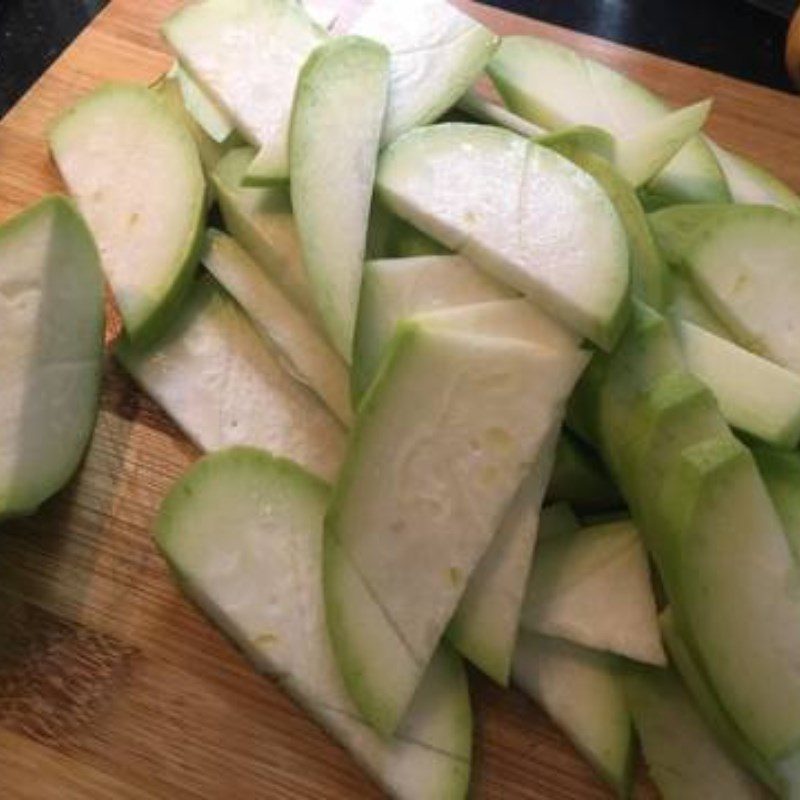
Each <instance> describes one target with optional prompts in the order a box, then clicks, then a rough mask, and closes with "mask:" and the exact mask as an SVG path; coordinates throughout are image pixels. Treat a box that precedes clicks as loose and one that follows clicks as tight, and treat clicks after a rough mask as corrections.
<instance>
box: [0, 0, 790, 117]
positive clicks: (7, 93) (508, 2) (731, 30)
mask: <svg viewBox="0 0 800 800" xmlns="http://www.w3.org/2000/svg"><path fill="white" fill-rule="evenodd" d="M487 1H488V2H489V3H490V4H491V5H495V6H499V7H502V8H507V9H509V10H512V11H516V12H518V13H522V14H527V15H529V16H533V17H537V18H539V19H543V20H546V21H548V22H553V23H556V24H558V25H563V26H565V27H567V28H572V29H574V30H579V31H584V32H586V33H591V34H594V35H596V36H601V37H603V38H606V39H611V40H613V41H616V42H621V43H623V44H628V45H632V46H633V47H638V48H640V49H642V50H648V51H650V52H654V53H659V54H661V55H665V56H669V57H671V58H675V59H678V60H680V61H686V62H689V63H691V64H696V65H698V66H702V67H707V68H709V69H713V70H717V71H719V72H724V73H727V74H729V75H734V76H736V77H739V78H744V79H745V80H750V81H754V82H756V83H761V84H764V85H766V86H772V87H773V88H776V89H781V90H784V91H790V89H791V87H790V84H789V80H788V78H787V77H786V73H785V71H784V68H783V46H784V39H785V36H786V30H787V27H788V17H789V14H790V13H791V10H792V7H793V5H794V3H795V0H487ZM105 2H106V0H0V116H1V115H2V114H3V113H5V111H6V110H7V109H8V108H9V107H10V106H11V105H13V103H14V102H16V100H17V99H18V98H19V97H20V96H21V95H22V94H23V93H24V92H25V91H26V90H27V88H28V87H29V86H30V85H31V84H32V83H33V82H34V81H35V80H36V78H37V77H38V76H39V75H40V74H41V73H42V72H43V71H44V70H45V69H47V67H48V66H49V64H51V63H52V61H53V60H54V59H55V58H56V57H57V56H58V54H59V53H60V52H61V51H62V50H63V49H64V48H65V47H66V46H67V45H68V44H69V43H70V42H71V41H72V39H74V38H75V36H77V34H78V33H79V32H80V31H81V30H82V29H83V27H84V26H85V25H86V24H87V23H88V22H89V20H91V18H92V17H93V16H94V15H95V14H96V13H97V12H98V11H99V10H100V9H101V8H102V6H104V5H105ZM141 2H143V3H145V2H147V0H141ZM398 2H401V0H398ZM762 6H763V7H762ZM767 8H770V9H772V10H771V11H770V10H767Z"/></svg>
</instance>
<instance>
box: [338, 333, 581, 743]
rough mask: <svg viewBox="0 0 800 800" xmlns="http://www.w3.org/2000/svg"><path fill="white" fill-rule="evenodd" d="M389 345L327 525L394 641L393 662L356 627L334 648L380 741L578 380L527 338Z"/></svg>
mask: <svg viewBox="0 0 800 800" xmlns="http://www.w3.org/2000/svg"><path fill="white" fill-rule="evenodd" d="M397 337H398V338H397V339H396V340H395V342H394V343H393V345H392V353H391V355H390V356H389V358H388V361H387V363H386V365H385V366H384V367H383V369H382V370H381V374H380V377H379V378H378V380H377V381H376V383H375V384H374V386H373V387H372V389H371V390H370V393H369V395H368V396H367V398H366V399H365V401H364V403H362V406H361V408H360V412H359V418H358V420H357V423H356V428H355V432H354V436H353V438H352V440H351V452H350V456H349V459H348V463H347V465H346V467H345V469H344V471H343V473H342V478H341V480H340V483H339V485H338V487H337V491H336V493H335V496H334V500H333V503H332V507H331V511H330V513H329V518H328V522H327V526H328V532H329V535H330V536H331V537H334V538H335V539H336V540H338V541H339V542H340V543H341V546H342V548H343V550H344V552H345V553H346V554H347V556H348V559H349V561H350V562H351V563H352V566H353V567H354V569H355V571H356V572H357V573H358V574H359V575H360V576H361V578H362V579H363V581H364V582H365V585H366V587H367V588H368V590H369V594H371V595H372V596H373V597H374V598H375V600H376V601H377V602H378V603H379V604H380V606H381V609H382V610H383V612H384V614H385V616H386V620H387V622H386V625H387V626H391V629H392V630H393V631H394V635H395V637H396V645H395V650H396V655H395V656H392V654H391V653H387V652H386V648H385V647H384V648H382V651H381V653H376V651H375V648H374V647H373V645H372V644H371V642H370V639H369V637H368V636H367V635H366V634H364V633H363V632H362V631H360V630H359V629H355V628H354V629H353V630H352V631H351V633H352V638H351V640H350V641H349V642H348V644H347V646H346V647H340V646H339V645H337V644H336V643H335V649H337V652H339V653H340V663H341V664H342V668H343V670H344V672H345V680H346V682H347V684H348V688H349V690H350V691H351V693H352V694H353V696H354V699H355V700H356V702H357V704H358V705H359V707H360V709H361V710H362V713H364V715H365V716H366V717H367V718H368V719H369V720H370V722H371V724H373V725H374V726H375V727H377V728H378V729H379V730H382V731H384V732H391V731H392V730H394V729H395V727H396V725H397V723H398V721H399V720H400V719H401V718H402V715H403V713H404V710H405V708H406V706H407V703H408V700H409V697H410V693H411V692H412V691H413V687H414V685H415V684H416V682H417V680H418V676H419V675H420V674H421V672H422V669H423V668H424V665H425V664H426V663H427V661H428V659H429V658H430V654H431V653H432V652H433V649H434V648H435V646H436V644H437V642H438V640H439V638H440V636H441V635H442V633H443V632H444V629H445V627H446V625H447V623H448V622H449V620H450V618H451V616H452V614H453V612H454V611H455V608H456V607H457V605H458V603H459V601H460V599H461V597H462V595H463V593H464V591H465V588H466V586H467V582H468V580H469V577H470V575H471V574H472V572H473V570H474V569H475V567H476V566H477V564H478V562H479V561H480V559H481V557H482V556H483V554H484V553H485V551H486V549H487V547H488V546H489V544H490V542H491V541H492V538H493V536H494V533H495V532H496V530H497V528H498V526H499V525H500V522H501V520H502V516H503V513H504V511H505V508H506V505H507V504H508V503H509V501H510V500H511V498H512V496H513V494H514V492H515V491H516V489H517V487H518V485H519V483H520V481H521V480H522V478H523V476H524V474H525V473H526V471H527V465H529V464H530V463H532V462H533V461H534V460H535V458H536V455H537V453H538V452H539V451H540V448H541V446H542V441H543V438H544V437H545V436H546V434H547V432H548V430H549V425H548V424H549V423H550V421H551V418H552V410H551V409H552V408H553V406H554V405H555V399H556V398H558V397H562V398H563V397H565V396H566V395H567V394H568V393H569V390H570V388H571V386H572V385H573V383H574V381H575V378H576V373H575V372H574V371H570V370H567V369H565V359H564V356H563V355H562V354H558V353H554V352H552V351H549V350H543V349H541V348H537V347H534V346H532V345H530V344H528V343H527V342H522V341H515V340H512V339H498V338H493V337H490V336H484V335H480V336H476V335H469V334H463V333H451V332H449V331H447V330H446V329H443V328H441V327H440V328H431V329H427V328H426V326H425V325H424V324H423V323H414V324H411V323H403V324H402V325H401V326H400V329H399V333H398V335H397ZM581 366H582V363H580V364H578V363H576V367H578V368H579V367H581ZM548 395H549V397H550V398H552V399H551V400H548V399H547V398H548ZM419 397H425V398H426V403H425V404H424V405H421V404H420V403H419V401H418V398H419ZM349 602H350V603H353V602H354V601H353V600H350V601H349ZM346 613H348V610H347V604H346V603H345V605H344V607H343V608H340V609H339V611H338V614H339V615H340V616H343V615H345V614H346ZM334 637H335V638H336V636H335V634H334ZM343 659H344V660H346V662H347V663H344V660H343ZM386 659H389V660H390V661H391V662H392V663H394V664H399V663H400V662H401V661H405V663H406V664H407V666H408V669H407V673H408V674H406V675H405V676H403V675H399V674H398V668H397V667H396V668H395V674H394V676H393V677H392V678H391V679H389V678H388V677H387V675H386V673H385V671H384V670H383V669H382V667H381V662H382V661H385V660H386ZM369 687H380V690H379V691H370V688H369ZM376 699H377V700H378V701H379V702H377V703H376V702H374V701H375V700H376Z"/></svg>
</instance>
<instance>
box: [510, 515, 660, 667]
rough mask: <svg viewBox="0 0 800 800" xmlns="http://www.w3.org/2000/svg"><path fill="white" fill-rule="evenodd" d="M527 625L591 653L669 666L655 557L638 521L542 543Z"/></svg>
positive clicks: (524, 614) (525, 617)
mask: <svg viewBox="0 0 800 800" xmlns="http://www.w3.org/2000/svg"><path fill="white" fill-rule="evenodd" d="M520 624H521V625H522V627H523V628H524V629H525V630H528V631H532V632H535V633H539V634H544V635H547V636H556V637H559V638H561V639H567V640H569V641H571V642H573V643H575V644H579V645H581V646H583V647H590V648H593V649H595V650H606V651H609V652H613V653H616V654H618V655H622V656H625V657H627V658H630V659H633V660H636V661H642V662H645V663H648V664H657V665H664V664H666V656H665V655H664V650H663V648H662V646H661V636H660V633H659V628H658V614H657V611H656V603H655V598H654V597H653V591H652V589H651V586H650V570H649V567H648V563H647V553H646V552H645V549H644V547H643V545H642V542H641V539H640V537H639V533H638V531H637V530H636V528H635V527H634V526H633V524H632V523H631V522H630V521H623V522H612V523H606V524H604V525H596V526H592V527H589V528H583V529H581V530H580V531H576V532H575V533H572V534H565V535H563V536H558V537H553V538H551V539H548V540H546V541H544V542H541V543H540V544H539V547H538V549H537V552H536V558H535V559H534V562H533V568H532V570H531V574H530V578H529V580H528V589H527V593H526V596H525V602H524V603H523V606H522V612H521V615H520Z"/></svg>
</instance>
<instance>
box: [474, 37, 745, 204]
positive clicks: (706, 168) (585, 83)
mask: <svg viewBox="0 0 800 800" xmlns="http://www.w3.org/2000/svg"><path fill="white" fill-rule="evenodd" d="M487 71H488V72H489V75H490V77H491V78H492V81H493V82H494V84H495V86H496V87H497V89H498V91H499V92H500V94H501V95H502V97H503V99H504V100H505V102H506V105H507V106H508V107H509V108H510V109H511V110H512V111H513V112H514V113H516V114H519V115H520V116H523V117H525V118H526V119H529V120H530V121H531V122H534V123H535V124H537V125H542V126H543V127H545V128H548V129H551V130H558V129H560V128H565V127H569V126H571V125H577V124H587V125H595V126H597V127H599V128H603V129H605V130H607V131H609V132H610V133H612V134H613V135H614V136H615V137H617V138H618V139H623V138H625V137H629V136H632V135H635V134H637V133H639V132H640V131H642V130H643V129H646V128H647V127H648V126H650V125H652V124H654V123H655V122H657V121H658V120H660V119H661V118H663V117H664V116H665V115H666V114H667V113H668V109H667V107H666V106H665V105H664V103H663V102H662V101H661V100H659V99H658V98H657V97H656V96H655V95H653V94H652V93H651V92H649V91H648V90H647V89H645V88H644V87H643V86H640V85H639V84H637V83H634V82H633V81H631V80H630V79H628V78H626V77H625V76H624V75H621V74H620V73H618V72H615V71H614V70H611V69H609V68H608V67H607V66H605V65H604V64H601V63H599V62H597V61H593V60H591V59H589V58H586V57H584V56H582V55H580V54H579V53H577V52H576V51H574V50H571V49H569V48H567V47H565V46H563V45H559V44H556V43H555V42H552V41H549V40H546V39H542V38H539V37H535V36H507V37H505V38H504V39H503V42H502V44H501V46H500V48H499V49H498V51H497V52H496V53H495V55H494V56H493V58H492V60H491V61H490V62H489V66H488V68H487ZM648 189H649V190H650V191H652V192H654V193H655V194H657V195H660V196H662V197H665V198H669V200H670V201H671V202H673V203H674V202H727V201H729V200H730V196H729V194H728V188H727V184H726V182H725V178H724V176H723V174H722V171H721V170H720V168H719V165H718V164H717V161H716V159H715V158H714V154H713V153H712V152H711V150H710V148H709V147H708V145H707V144H706V143H705V142H704V141H703V139H702V138H701V137H695V138H694V139H692V140H691V141H690V142H689V144H687V145H686V146H685V147H684V148H683V149H682V150H681V151H680V152H679V153H678V155H677V156H676V157H675V158H673V159H672V161H670V163H669V164H668V165H667V167H666V168H665V169H664V170H663V171H662V172H661V173H660V174H659V175H658V176H657V177H656V178H655V179H654V180H653V181H651V182H650V183H649V184H648Z"/></svg>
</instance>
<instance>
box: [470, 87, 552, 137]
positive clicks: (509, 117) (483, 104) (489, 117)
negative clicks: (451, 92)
mask: <svg viewBox="0 0 800 800" xmlns="http://www.w3.org/2000/svg"><path fill="white" fill-rule="evenodd" d="M458 107H459V109H461V110H462V111H464V112H466V113H467V114H469V115H470V116H472V117H475V119H477V120H480V121H481V122H484V123H486V124H488V125H499V126H500V127H501V128H508V130H510V131H514V133H518V134H519V135H520V136H526V137H528V138H529V139H533V138H534V137H536V136H542V135H544V134H546V133H547V131H546V130H545V129H544V128H541V127H539V126H538V125H534V124H533V123H532V122H528V120H526V119H523V117H520V116H518V115H517V114H514V113H513V112H512V111H509V110H508V109H507V108H504V107H503V106H501V105H498V104H497V103H493V102H492V101H491V100H487V99H486V98H485V97H484V96H483V95H482V94H480V92H478V91H477V90H475V89H468V90H467V91H466V92H465V93H464V94H463V95H462V97H461V99H460V100H459V101H458Z"/></svg>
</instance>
